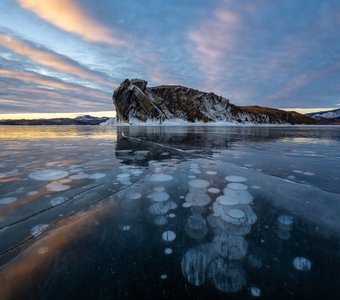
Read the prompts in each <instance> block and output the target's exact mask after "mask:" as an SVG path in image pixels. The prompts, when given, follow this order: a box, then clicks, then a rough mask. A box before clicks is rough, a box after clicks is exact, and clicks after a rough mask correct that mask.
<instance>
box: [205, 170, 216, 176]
mask: <svg viewBox="0 0 340 300" xmlns="http://www.w3.org/2000/svg"><path fill="white" fill-rule="evenodd" d="M205 173H207V174H208V175H216V174H217V172H216V171H207V172H205Z"/></svg>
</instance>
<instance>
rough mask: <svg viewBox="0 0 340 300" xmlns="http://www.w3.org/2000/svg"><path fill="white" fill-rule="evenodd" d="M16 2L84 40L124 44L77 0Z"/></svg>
mask: <svg viewBox="0 0 340 300" xmlns="http://www.w3.org/2000/svg"><path fill="white" fill-rule="evenodd" d="M18 2H19V4H20V5H21V6H22V7H23V8H25V9H28V10H30V11H32V12H33V13H34V14H36V15H37V16H38V17H40V18H42V19H44V20H45V21H47V22H49V23H51V24H53V25H54V26H56V27H58V28H60V29H62V30H64V31H67V32H70V33H74V34H76V35H78V36H80V37H82V38H84V39H86V40H89V41H93V42H103V43H107V44H110V45H113V46H122V45H126V43H125V42H124V41H122V40H120V39H118V38H117V37H115V36H114V33H113V31H112V29H110V28H107V27H106V26H104V25H103V24H101V23H100V22H98V21H96V20H95V19H94V18H92V17H91V16H90V15H89V14H88V13H87V12H86V11H85V10H84V9H83V7H82V6H81V5H80V4H79V3H77V1H72V0H48V1H46V0H18Z"/></svg>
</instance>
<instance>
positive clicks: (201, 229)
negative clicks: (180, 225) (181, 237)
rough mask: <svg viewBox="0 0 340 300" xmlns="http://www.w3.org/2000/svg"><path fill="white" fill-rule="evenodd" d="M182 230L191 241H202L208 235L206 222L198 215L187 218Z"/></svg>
mask: <svg viewBox="0 0 340 300" xmlns="http://www.w3.org/2000/svg"><path fill="white" fill-rule="evenodd" d="M184 230H185V232H186V234H187V235H188V236H190V237H191V238H193V239H196V240H199V239H203V238H204V237H205V236H206V235H207V233H208V227H207V221H206V220H205V219H204V218H203V217H202V216H201V215H200V214H194V215H192V216H190V217H189V218H188V220H187V222H186V224H185V226H184Z"/></svg>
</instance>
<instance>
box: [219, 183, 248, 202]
mask: <svg viewBox="0 0 340 300" xmlns="http://www.w3.org/2000/svg"><path fill="white" fill-rule="evenodd" d="M223 193H224V196H225V197H226V198H228V199H235V200H237V201H238V202H239V203H243V204H250V203H251V202H252V201H253V196H252V195H251V194H250V193H249V192H248V191H247V190H234V189H231V188H229V187H228V186H227V187H226V188H225V189H224V190H223Z"/></svg>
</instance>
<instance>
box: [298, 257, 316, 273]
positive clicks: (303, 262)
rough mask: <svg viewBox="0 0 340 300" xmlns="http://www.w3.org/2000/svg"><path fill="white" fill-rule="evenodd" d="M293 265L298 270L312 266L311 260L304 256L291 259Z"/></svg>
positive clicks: (308, 268)
mask: <svg viewBox="0 0 340 300" xmlns="http://www.w3.org/2000/svg"><path fill="white" fill-rule="evenodd" d="M293 266H294V268H295V269H297V270H299V271H309V270H310V269H311V267H312V262H311V261H310V260H309V259H308V258H305V257H301V256H298V257H295V258H294V260H293Z"/></svg>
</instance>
